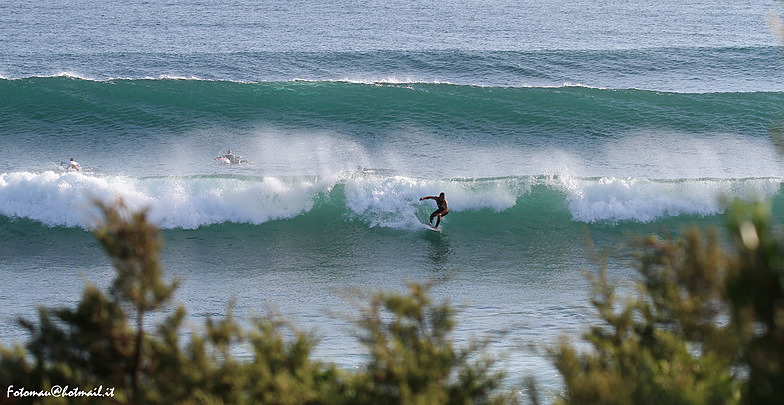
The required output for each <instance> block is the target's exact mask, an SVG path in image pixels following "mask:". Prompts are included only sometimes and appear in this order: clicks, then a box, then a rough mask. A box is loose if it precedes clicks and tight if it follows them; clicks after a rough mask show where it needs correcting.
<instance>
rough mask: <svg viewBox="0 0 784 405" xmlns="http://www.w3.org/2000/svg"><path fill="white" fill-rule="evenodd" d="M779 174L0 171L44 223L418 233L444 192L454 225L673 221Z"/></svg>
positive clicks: (753, 195)
mask: <svg viewBox="0 0 784 405" xmlns="http://www.w3.org/2000/svg"><path fill="white" fill-rule="evenodd" d="M781 182H782V179H780V178H749V179H681V180H653V179H635V178H624V179H618V178H573V177H568V176H522V177H504V178H484V179H441V180H425V179H419V178H412V177H404V176H377V175H362V174H356V173H344V174H342V175H336V176H332V177H320V176H302V177H269V176H267V177H265V176H229V175H204V176H181V177H178V176H168V177H143V178H136V177H129V176H92V175H83V174H79V173H56V172H43V173H29V172H15V173H5V174H2V175H0V215H2V216H4V217H7V218H9V219H14V218H17V219H18V218H22V219H27V220H32V221H36V222H40V223H42V224H44V225H46V226H49V227H54V226H65V227H77V228H79V227H81V228H88V227H90V226H91V225H92V224H93V223H94V221H95V219H96V218H97V217H96V212H95V210H94V209H93V208H92V200H93V199H98V200H102V201H106V202H111V201H115V200H116V199H117V198H118V197H122V198H123V199H124V200H125V202H126V203H127V204H128V205H129V206H130V207H132V208H135V209H139V208H149V210H150V216H151V218H152V220H153V221H154V222H156V223H158V224H159V225H160V226H162V227H163V228H182V229H195V228H199V227H204V226H210V225H216V224H223V223H241V224H252V225H261V224H264V223H267V222H270V221H276V220H288V219H293V218H297V217H300V216H307V215H312V214H313V213H314V212H318V213H319V214H316V217H317V218H319V217H330V220H335V219H336V218H338V219H340V218H342V220H345V221H356V222H358V223H362V224H365V226H367V227H381V228H392V229H418V227H419V226H420V223H421V222H423V221H425V220H426V218H427V216H428V215H429V213H430V212H431V211H432V210H433V209H434V206H433V204H432V202H430V203H428V202H429V201H424V202H420V201H419V197H422V196H425V195H429V194H432V190H438V191H443V192H445V193H446V195H447V197H448V200H449V204H450V209H451V211H452V212H454V213H455V215H452V217H450V220H452V218H454V217H457V216H460V217H461V218H462V219H460V220H459V221H463V222H465V221H468V223H471V222H472V220H471V218H474V220H473V222H481V221H487V220H491V219H492V218H493V217H495V216H498V215H499V214H500V213H503V214H504V215H509V214H510V213H515V215H524V216H525V217H526V218H532V219H536V220H537V221H538V220H540V219H541V218H546V219H547V220H548V221H551V222H553V223H555V224H557V223H558V222H559V221H560V222H561V223H562V224H564V225H565V222H584V223H595V222H604V223H610V224H615V223H619V222H637V223H647V222H653V221H658V220H661V219H666V218H670V217H678V216H695V215H696V216H710V215H716V214H720V213H722V212H723V211H724V209H725V206H724V203H723V202H722V201H726V200H727V199H732V198H740V199H743V200H760V199H769V198H772V197H776V196H778V195H779V193H780V186H781Z"/></svg>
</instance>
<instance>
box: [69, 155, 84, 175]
mask: <svg viewBox="0 0 784 405" xmlns="http://www.w3.org/2000/svg"><path fill="white" fill-rule="evenodd" d="M65 170H68V171H69V172H70V171H71V170H76V171H77V172H80V171H82V166H79V163H77V162H76V161H75V160H74V158H71V160H70V161H68V166H67V167H66V168H65Z"/></svg>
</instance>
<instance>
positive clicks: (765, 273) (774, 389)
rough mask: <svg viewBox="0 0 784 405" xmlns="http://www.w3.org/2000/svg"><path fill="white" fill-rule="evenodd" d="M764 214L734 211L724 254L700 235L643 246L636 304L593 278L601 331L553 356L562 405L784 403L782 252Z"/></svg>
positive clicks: (758, 209) (758, 208) (709, 236)
mask: <svg viewBox="0 0 784 405" xmlns="http://www.w3.org/2000/svg"><path fill="white" fill-rule="evenodd" d="M770 222H771V221H770V209H769V207H768V206H766V205H764V204H754V205H743V204H740V203H736V204H734V205H733V207H732V209H731V210H730V213H729V231H730V235H731V236H732V238H731V241H730V242H729V245H730V246H729V247H726V246H723V245H722V243H721V242H720V240H719V237H718V236H717V233H716V232H707V233H706V232H702V231H700V230H698V229H696V228H694V229H691V230H689V231H687V232H685V233H684V235H683V236H682V237H680V238H676V239H674V240H663V241H661V240H658V239H657V238H655V237H651V238H648V239H646V240H644V241H643V242H642V244H641V246H642V252H641V255H640V260H639V263H640V267H639V270H640V274H641V276H642V280H641V281H640V282H639V284H638V287H637V291H638V295H637V296H636V297H634V298H627V299H626V300H624V301H620V300H619V299H618V297H617V296H616V292H615V291H616V288H615V287H614V286H613V285H612V284H611V283H610V282H609V281H608V279H607V275H606V270H602V271H601V272H600V275H599V276H598V277H593V278H591V282H592V285H593V294H592V297H591V301H592V303H593V305H594V307H595V308H596V309H597V312H598V314H599V317H600V319H601V321H602V323H601V324H600V325H598V326H595V327H593V328H591V330H590V332H588V333H587V334H586V336H585V339H586V340H587V341H588V342H589V343H590V344H591V346H592V350H590V351H588V352H581V351H579V350H578V349H577V348H575V347H574V346H572V345H571V344H570V343H569V342H567V341H563V342H562V343H560V344H559V345H557V346H556V347H554V348H552V351H551V354H552V357H553V359H554V362H555V365H556V367H557V369H558V370H559V371H560V373H561V374H562V375H563V377H564V384H565V391H564V393H563V394H562V395H561V397H560V398H559V402H561V403H576V404H584V403H601V404H662V403H667V404H733V403H748V404H781V403H784V267H782V264H783V263H782V248H783V247H782V244H781V242H780V241H777V240H776V238H775V237H774V234H773V233H772V231H771V224H770Z"/></svg>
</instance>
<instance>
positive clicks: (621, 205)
mask: <svg viewBox="0 0 784 405" xmlns="http://www.w3.org/2000/svg"><path fill="white" fill-rule="evenodd" d="M781 183H782V179H778V178H768V179H746V180H742V179H739V180H728V179H693V180H680V181H663V180H651V179H640V178H601V179H569V181H568V182H565V183H564V186H565V188H566V189H567V190H568V197H567V200H568V206H569V210H570V211H571V213H572V216H573V218H574V219H575V220H577V221H581V222H588V223H591V222H597V221H611V222H617V221H636V222H652V221H655V220H658V219H660V218H665V217H674V216H679V215H698V216H707V215H714V214H719V213H722V212H723V211H724V209H725V208H726V207H725V206H724V203H723V201H727V200H730V199H736V198H739V199H743V200H747V201H749V200H761V199H767V198H770V197H772V196H773V195H775V194H777V193H778V192H779V189H780V187H781Z"/></svg>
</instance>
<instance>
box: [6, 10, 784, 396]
mask: <svg viewBox="0 0 784 405" xmlns="http://www.w3.org/2000/svg"><path fill="white" fill-rule="evenodd" d="M781 11H782V6H781V4H780V3H778V2H774V1H769V2H766V1H763V2H754V3H744V2H688V1H687V2H682V1H669V0H668V1H662V2H654V3H651V2H633V1H630V2H600V1H589V0H581V1H550V2H535V1H522V2H512V1H504V0H501V1H472V0H462V1H449V2H447V1H434V2H426V3H422V2H408V1H388V0H385V1H370V2H367V1H365V2H352V1H336V2H326V3H324V2H312V1H304V0H303V1H291V0H287V1H269V2H262V3H259V2H255V1H247V0H229V1H220V2H218V1H202V2H190V1H178V0H174V1H166V2H163V1H140V0H131V1H122V2H118V1H100V2H94V1H86V0H85V1H53V2H46V3H45V4H44V3H36V2H26V1H17V0H9V1H5V2H3V3H1V4H0V279H2V281H3V288H2V289H0V308H1V309H0V342H2V343H3V344H5V345H8V344H11V343H12V342H14V341H17V342H23V341H24V340H25V339H26V335H25V333H24V331H23V330H22V329H21V328H19V327H18V326H17V324H16V322H15V319H16V318H18V317H25V318H29V319H30V318H34V317H35V315H36V307H37V306H39V305H45V306H62V305H71V306H72V305H74V304H75V303H76V302H77V300H78V299H79V297H80V291H81V289H82V288H83V287H84V285H85V283H87V282H94V283H96V284H98V285H100V286H106V285H108V283H109V282H110V280H111V278H112V276H113V270H112V267H111V264H110V262H109V260H108V259H107V258H106V257H105V256H104V254H103V253H102V252H101V250H100V247H99V245H98V244H97V243H96V241H95V240H94V239H93V237H92V236H91V235H90V233H89V232H88V230H89V229H90V228H91V227H92V226H94V225H95V223H96V221H97V219H98V212H97V211H96V209H95V208H94V206H93V203H92V202H93V200H94V199H98V200H101V201H106V202H111V201H115V200H116V199H117V198H118V197H121V198H122V199H123V200H124V201H125V202H126V204H127V205H128V206H130V207H131V208H134V209H142V208H146V209H148V210H149V211H148V212H149V217H150V219H151V220H152V221H153V222H154V223H156V224H157V225H158V226H159V227H160V228H161V229H162V233H163V237H164V241H165V250H164V252H163V254H162V261H163V263H164V266H165V269H166V274H167V277H175V276H176V277H180V278H181V279H182V280H183V282H182V286H181V287H180V289H179V290H178V291H177V294H176V301H177V302H179V303H182V304H183V305H185V306H186V308H187V309H188V313H189V318H188V319H189V322H191V324H192V325H195V326H196V327H197V326H198V325H200V324H201V322H202V321H203V320H204V318H205V317H207V316H214V317H221V316H223V315H225V314H226V312H227V307H228V305H229V302H230V301H232V299H233V300H234V302H235V313H236V314H237V316H238V317H239V318H240V319H241V321H243V322H247V320H249V319H250V317H252V316H254V315H259V314H263V313H265V311H266V310H267V309H268V308H270V307H273V308H276V309H277V310H278V311H280V312H281V313H282V314H283V315H285V316H286V317H287V318H288V319H290V320H291V321H293V323H294V324H295V325H297V326H299V327H301V328H302V329H307V330H314V331H315V332H316V333H317V334H318V335H319V336H320V337H321V343H320V344H319V346H318V347H317V348H316V353H315V356H316V357H318V358H319V359H323V360H326V361H331V362H334V363H336V364H338V365H340V366H341V367H344V368H347V369H352V368H355V367H361V365H362V364H363V362H364V361H365V360H366V359H367V354H366V352H365V351H364V350H363V348H362V347H361V346H360V345H359V343H358V342H357V341H356V339H354V338H353V335H352V333H351V329H350V325H349V324H348V323H347V322H346V320H345V318H344V316H343V315H346V314H348V315H349V316H350V315H352V314H354V315H356V310H355V309H354V308H353V307H352V306H351V305H350V304H349V302H350V300H348V299H347V296H346V295H347V293H348V292H349V291H352V290H353V289H355V288H358V289H361V290H364V291H378V290H385V291H400V292H402V291H405V285H406V283H408V282H427V283H432V284H433V287H432V295H433V296H434V298H435V299H436V300H439V301H440V300H448V301H449V302H451V303H452V304H453V305H455V306H456V307H457V308H458V309H459V315H458V324H457V328H456V332H455V339H456V341H457V342H458V344H465V343H466V342H468V341H469V340H471V339H483V338H489V340H490V342H491V345H490V350H491V351H492V353H493V354H495V355H498V356H500V357H503V358H504V361H503V362H502V363H501V366H502V367H504V368H505V369H506V370H508V371H509V378H508V380H509V382H508V385H509V387H510V388H511V389H514V390H519V389H521V384H520V382H521V381H522V380H523V378H524V377H526V376H529V375H530V376H534V377H535V378H536V380H537V382H538V384H539V385H540V388H541V389H542V390H543V391H544V392H545V394H546V396H548V397H550V398H551V397H552V396H553V395H556V394H557V392H558V391H559V390H560V389H561V381H560V379H559V376H558V373H557V372H556V371H555V369H554V368H553V367H552V364H551V362H550V360H548V358H547V357H546V355H545V354H544V353H543V349H544V348H546V347H547V345H549V344H551V343H552V342H553V341H555V340H556V339H557V338H559V337H561V336H568V337H569V338H571V339H572V340H573V341H579V339H580V336H581V333H583V332H584V331H585V328H586V327H587V326H588V325H590V324H591V323H592V322H594V321H595V319H596V315H595V313H593V312H592V310H591V306H590V303H589V300H588V295H589V286H588V283H587V281H586V278H585V275H584V272H585V271H596V264H595V263H594V262H593V261H592V259H591V257H592V252H591V251H590V250H589V249H588V248H587V244H586V236H588V238H590V239H591V240H592V241H593V243H594V244H595V245H596V248H597V249H599V250H601V251H607V252H611V260H610V263H609V271H610V275H611V277H613V278H616V279H618V280H621V282H629V281H632V280H634V278H635V271H634V261H633V259H632V257H631V256H630V255H629V254H628V252H629V248H628V243H627V242H628V240H630V239H633V237H634V236H638V235H646V234H650V233H661V234H668V233H671V232H677V231H678V230H680V229H682V228H683V227H685V226H688V225H690V224H695V223H696V224H699V225H711V226H714V225H715V226H722V224H723V223H724V218H723V214H724V213H725V211H726V208H727V203H726V201H728V200H729V199H734V198H739V199H742V200H745V201H761V200H762V201H771V202H772V203H773V207H774V214H775V215H776V217H777V218H781V217H782V216H783V215H782V214H784V208H782V207H781V204H779V202H780V200H781V198H782V193H781V183H782V179H784V171H783V170H782V155H781V154H780V151H779V150H777V148H776V145H777V144H780V141H781V139H780V137H781V136H782V128H784V92H783V91H784V55H782V52H781V49H780V47H779V46H778V44H777V42H776V41H775V40H774V36H773V35H772V34H771V32H770V30H769V29H768V27H767V25H766V22H765V21H766V18H768V19H769V17H767V16H769V15H770V14H771V13H777V12H781ZM228 149H231V150H233V151H234V153H236V154H238V155H242V156H244V157H245V159H247V160H248V163H247V164H243V165H239V166H236V165H226V164H223V163H221V162H219V161H217V160H215V159H214V158H215V157H217V156H219V155H221V154H224V153H226V152H227V150H228ZM72 157H73V158H75V160H76V161H78V162H79V163H80V164H81V165H82V168H83V169H82V171H80V172H67V171H64V170H63V166H62V163H63V162H65V161H67V160H68V159H70V158H72ZM440 192H444V193H445V194H446V198H447V200H448V201H449V206H450V214H449V215H448V216H446V217H444V220H443V221H442V225H441V227H442V229H443V232H442V233H441V234H437V233H434V232H428V231H427V230H426V229H425V228H424V227H423V226H422V223H423V222H426V221H427V218H428V216H429V215H430V213H431V212H432V211H433V210H435V204H434V203H433V202H432V201H431V200H425V201H422V202H420V201H419V198H420V197H423V196H428V195H437V194H438V193H440ZM163 315H165V314H159V315H157V316H158V317H162V316H163ZM240 356H242V353H240Z"/></svg>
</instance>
